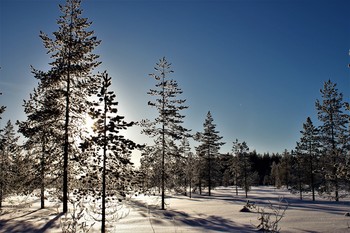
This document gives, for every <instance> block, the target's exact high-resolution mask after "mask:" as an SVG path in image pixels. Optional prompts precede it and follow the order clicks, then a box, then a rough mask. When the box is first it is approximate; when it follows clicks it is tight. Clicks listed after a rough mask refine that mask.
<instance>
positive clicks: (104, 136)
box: [82, 72, 140, 233]
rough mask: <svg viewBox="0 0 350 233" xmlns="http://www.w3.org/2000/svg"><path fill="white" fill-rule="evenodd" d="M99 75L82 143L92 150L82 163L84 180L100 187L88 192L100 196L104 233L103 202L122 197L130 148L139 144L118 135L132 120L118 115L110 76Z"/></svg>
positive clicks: (127, 173) (129, 180)
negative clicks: (89, 130)
mask: <svg viewBox="0 0 350 233" xmlns="http://www.w3.org/2000/svg"><path fill="white" fill-rule="evenodd" d="M100 78H101V84H100V86H99V92H98V94H97V99H98V100H97V101H94V102H93V107H91V109H90V113H89V114H90V115H91V117H92V119H93V120H94V121H95V124H94V132H95V135H94V136H92V137H91V139H90V140H88V141H86V142H85V143H83V144H82V148H84V149H87V148H90V149H91V148H92V151H93V157H92V161H88V162H86V161H83V162H84V165H85V166H87V167H92V168H93V169H91V170H90V171H88V172H87V173H86V175H87V176H88V180H87V183H91V182H94V184H98V185H99V186H98V187H100V186H102V187H101V188H97V187H96V186H95V188H94V190H93V193H92V194H94V196H96V193H97V197H98V198H101V202H102V207H101V211H102V213H101V232H103V233H104V232H105V231H106V208H107V206H106V203H111V202H112V198H115V197H117V198H118V199H119V200H120V198H121V197H124V196H125V189H126V188H127V186H128V185H130V183H131V165H132V163H131V161H130V156H131V151H132V150H133V149H135V148H136V147H140V146H139V145H137V144H136V143H134V142H133V141H131V140H129V139H126V138H125V137H124V136H123V135H121V131H123V130H126V129H128V128H129V127H131V126H133V125H134V122H126V121H125V120H124V116H120V115H118V109H117V105H118V102H116V101H115V99H116V95H115V93H114V92H113V91H111V90H110V86H111V77H109V76H108V74H107V73H106V72H104V73H102V74H101V75H100ZM91 179H95V181H91ZM128 183H129V184H128ZM100 193H102V195H99V194H100Z"/></svg>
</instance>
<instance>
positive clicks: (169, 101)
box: [141, 57, 187, 210]
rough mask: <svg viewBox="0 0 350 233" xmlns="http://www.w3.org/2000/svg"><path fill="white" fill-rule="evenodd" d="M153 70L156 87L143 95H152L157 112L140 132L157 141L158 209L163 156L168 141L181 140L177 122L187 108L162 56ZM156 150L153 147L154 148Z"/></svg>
mask: <svg viewBox="0 0 350 233" xmlns="http://www.w3.org/2000/svg"><path fill="white" fill-rule="evenodd" d="M154 69H155V71H156V72H155V73H152V74H150V76H151V77H152V78H154V79H155V80H156V81H157V83H156V85H155V86H156V88H155V89H151V90H150V91H149V92H148V93H147V94H149V95H151V96H154V97H155V98H156V99H155V100H154V101H149V102H148V105H149V106H151V107H155V108H156V109H157V111H158V114H159V115H158V116H157V117H156V118H155V119H154V121H150V120H143V121H142V122H141V126H142V127H143V130H142V132H143V133H145V134H146V135H148V136H150V137H155V138H157V137H158V139H157V140H159V141H160V145H159V146H158V145H155V146H156V147H159V149H160V151H161V155H160V157H161V162H160V165H161V168H160V169H161V193H162V194H161V195H162V198H161V209H162V210H164V209H165V201H164V200H165V177H166V174H165V170H166V168H165V166H166V164H165V163H166V161H165V160H166V156H170V154H171V152H170V144H171V143H173V142H172V141H173V140H177V139H181V138H182V137H184V136H185V132H186V130H185V128H184V127H183V126H182V125H181V124H182V123H183V118H184V115H182V114H181V113H180V111H181V110H184V109H186V108H187V106H184V103H185V100H182V99H178V98H177V96H178V95H180V94H182V90H181V89H180V88H179V87H178V84H177V82H176V81H175V80H173V79H170V77H169V76H170V74H171V73H173V72H174V71H173V70H172V69H171V63H169V62H168V61H167V60H166V59H165V57H163V58H162V59H160V60H159V62H158V63H156V67H154ZM156 151H157V150H156Z"/></svg>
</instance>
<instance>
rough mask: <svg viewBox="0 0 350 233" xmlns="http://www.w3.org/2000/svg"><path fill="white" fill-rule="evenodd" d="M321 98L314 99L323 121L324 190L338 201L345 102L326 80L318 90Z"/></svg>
mask: <svg viewBox="0 0 350 233" xmlns="http://www.w3.org/2000/svg"><path fill="white" fill-rule="evenodd" d="M320 92H321V95H322V100H321V101H320V100H316V109H317V116H318V119H319V120H320V121H321V122H322V123H323V124H322V125H321V126H320V133H321V141H322V150H323V161H324V174H323V175H324V179H325V181H326V184H325V190H326V191H327V192H334V199H335V201H339V189H340V183H339V181H340V179H339V174H338V172H339V170H338V167H339V166H340V165H341V164H342V163H345V151H346V150H345V148H344V146H345V145H344V138H347V137H348V136H346V130H347V124H348V123H349V121H348V116H347V115H346V114H344V113H343V108H344V106H345V104H344V103H343V94H342V93H338V89H337V88H336V84H335V83H333V82H331V80H328V81H327V82H325V83H324V86H323V89H321V90H320Z"/></svg>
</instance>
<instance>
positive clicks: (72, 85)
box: [34, 0, 100, 213]
mask: <svg viewBox="0 0 350 233" xmlns="http://www.w3.org/2000/svg"><path fill="white" fill-rule="evenodd" d="M80 5H81V0H66V4H65V5H64V6H61V5H60V6H59V7H60V10H61V12H62V15H61V16H60V17H59V19H58V20H57V24H58V26H59V29H58V31H56V32H54V33H53V38H50V37H49V36H48V35H46V34H44V33H43V32H41V33H40V37H41V39H42V40H43V43H44V46H45V48H46V49H47V50H48V53H49V54H50V56H51V58H52V59H53V61H52V62H51V63H49V64H50V66H51V69H50V71H49V72H48V75H46V76H45V77H44V78H43V79H42V81H43V84H44V85H46V86H49V87H50V88H51V89H56V92H57V93H59V94H60V96H58V98H59V99H60V100H61V101H62V102H64V109H62V115H63V116H64V123H63V131H64V144H63V168H62V170H63V189H62V190H63V212H64V213H66V212H67V210H68V160H69V153H70V152H72V155H71V158H72V157H73V154H74V155H76V154H77V153H73V148H72V146H70V144H72V143H73V140H72V138H76V137H79V131H80V130H79V129H77V126H78V127H79V126H80V125H82V123H81V122H82V121H83V116H82V115H83V114H84V113H86V109H87V108H88V104H87V99H88V98H87V97H88V94H89V90H90V89H91V88H95V82H96V80H95V77H94V75H92V73H91V72H92V70H93V69H94V68H96V67H97V66H98V65H99V64H100V63H99V62H97V61H96V60H97V58H98V56H97V55H95V54H93V53H92V51H93V50H94V49H95V47H96V46H97V45H99V43H100V41H99V40H97V38H96V37H95V36H93V35H94V32H93V31H88V30H87V29H88V27H89V26H90V25H91V22H89V21H88V19H87V18H83V17H81V14H82V10H81V8H80ZM34 72H40V71H38V70H34ZM74 128H75V130H74ZM73 132H76V133H75V134H76V135H73Z"/></svg>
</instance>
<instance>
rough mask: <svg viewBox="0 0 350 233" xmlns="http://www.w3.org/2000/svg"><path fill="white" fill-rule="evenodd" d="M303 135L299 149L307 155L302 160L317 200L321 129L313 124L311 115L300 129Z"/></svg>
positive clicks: (313, 198)
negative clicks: (316, 182)
mask: <svg viewBox="0 0 350 233" xmlns="http://www.w3.org/2000/svg"><path fill="white" fill-rule="evenodd" d="M300 133H301V134H302V137H301V139H300V143H299V144H298V149H299V150H298V151H299V153H300V155H303V156H304V157H307V158H305V159H303V160H301V161H300V162H304V163H305V164H306V166H305V169H306V171H305V173H307V174H308V177H309V181H310V182H309V184H310V187H311V191H312V200H313V201H315V188H316V187H315V186H316V184H315V173H316V167H317V162H318V159H319V149H320V137H319V130H318V129H317V128H316V127H315V126H314V125H313V123H312V121H311V119H310V117H308V118H307V119H306V122H305V123H304V124H303V130H302V131H300Z"/></svg>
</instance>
